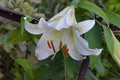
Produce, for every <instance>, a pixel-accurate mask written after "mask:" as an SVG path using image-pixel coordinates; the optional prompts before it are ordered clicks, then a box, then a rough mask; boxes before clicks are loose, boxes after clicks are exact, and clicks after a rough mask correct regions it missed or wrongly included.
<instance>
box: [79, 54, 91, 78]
mask: <svg viewBox="0 0 120 80" xmlns="http://www.w3.org/2000/svg"><path fill="white" fill-rule="evenodd" d="M88 65H89V57H88V56H87V58H86V59H85V60H83V63H82V65H81V68H80V71H79V74H78V78H77V80H84V77H85V74H86V72H87V69H88Z"/></svg>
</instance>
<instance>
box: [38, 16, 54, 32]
mask: <svg viewBox="0 0 120 80" xmlns="http://www.w3.org/2000/svg"><path fill="white" fill-rule="evenodd" d="M39 29H40V32H41V33H46V32H47V31H49V30H51V29H53V28H52V27H49V26H48V22H47V21H45V19H44V18H41V19H40V21H39Z"/></svg>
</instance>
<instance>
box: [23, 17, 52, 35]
mask: <svg viewBox="0 0 120 80" xmlns="http://www.w3.org/2000/svg"><path fill="white" fill-rule="evenodd" d="M24 19H25V29H26V30H27V31H28V32H29V33H31V34H41V33H45V32H46V31H48V29H50V27H48V23H47V22H46V21H45V19H44V18H41V19H40V20H39V22H38V23H37V24H32V23H30V22H28V21H27V17H24Z"/></svg>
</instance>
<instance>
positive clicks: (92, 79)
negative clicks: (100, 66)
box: [85, 69, 99, 80]
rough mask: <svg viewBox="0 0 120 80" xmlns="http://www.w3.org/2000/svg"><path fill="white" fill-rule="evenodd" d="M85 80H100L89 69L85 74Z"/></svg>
mask: <svg viewBox="0 0 120 80" xmlns="http://www.w3.org/2000/svg"><path fill="white" fill-rule="evenodd" d="M85 80H99V79H98V78H97V77H96V76H95V75H94V74H93V73H92V72H91V71H90V70H89V69H88V70H87V73H86V75H85Z"/></svg>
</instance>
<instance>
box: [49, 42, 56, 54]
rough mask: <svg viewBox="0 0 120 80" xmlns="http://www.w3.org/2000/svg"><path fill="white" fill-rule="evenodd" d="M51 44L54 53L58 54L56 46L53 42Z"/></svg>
mask: <svg viewBox="0 0 120 80" xmlns="http://www.w3.org/2000/svg"><path fill="white" fill-rule="evenodd" d="M50 43H51V46H52V49H53V52H54V53H56V51H55V47H54V44H53V41H52V40H51V41H50Z"/></svg>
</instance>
